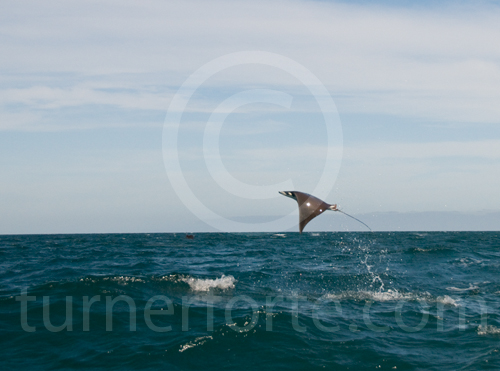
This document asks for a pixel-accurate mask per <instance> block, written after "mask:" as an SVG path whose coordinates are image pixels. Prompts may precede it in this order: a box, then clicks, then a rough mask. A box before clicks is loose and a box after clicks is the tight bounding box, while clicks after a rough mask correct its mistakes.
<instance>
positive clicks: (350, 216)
mask: <svg viewBox="0 0 500 371" xmlns="http://www.w3.org/2000/svg"><path fill="white" fill-rule="evenodd" d="M334 211H339V212H341V213H342V214H344V215H347V216H348V217H349V218H352V219H354V220H356V221H358V222H360V223H361V224H363V225H364V226H365V227H366V228H368V229H369V230H370V232H373V231H372V229H371V228H370V227H368V225H367V224H366V223H364V222H362V221H361V220H359V219H358V218H355V217H353V216H352V215H349V214H347V213H345V212H343V211H342V210H339V209H336V210H334Z"/></svg>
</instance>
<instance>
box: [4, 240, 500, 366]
mask: <svg viewBox="0 0 500 371" xmlns="http://www.w3.org/2000/svg"><path fill="white" fill-rule="evenodd" d="M499 236H500V233H498V232H473V233H470V232H456V233H455V232H448V233H445V232H432V233H423V232H422V233H406V232H399V233H349V232H343V233H304V234H302V235H299V234H298V233H285V234H272V233H250V234H238V233H207V234H195V235H194V238H192V239H188V238H186V235H184V234H87V235H12V236H5V235H4V236H0V267H1V268H0V352H1V357H0V370H76V369H78V370H84V369H92V370H285V369H286V370H325V369H326V370H500V239H499Z"/></svg>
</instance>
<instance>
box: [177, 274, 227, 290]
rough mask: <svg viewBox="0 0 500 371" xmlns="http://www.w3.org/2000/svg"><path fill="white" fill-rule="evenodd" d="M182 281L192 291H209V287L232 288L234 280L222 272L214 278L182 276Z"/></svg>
mask: <svg viewBox="0 0 500 371" xmlns="http://www.w3.org/2000/svg"><path fill="white" fill-rule="evenodd" d="M182 281H184V282H186V283H187V284H188V285H189V287H190V288H191V290H193V291H209V290H210V289H220V290H227V289H234V284H235V282H236V280H235V278H234V277H233V276H226V275H224V274H223V275H222V276H221V277H220V278H215V279H210V278H206V279H202V278H194V277H186V278H182Z"/></svg>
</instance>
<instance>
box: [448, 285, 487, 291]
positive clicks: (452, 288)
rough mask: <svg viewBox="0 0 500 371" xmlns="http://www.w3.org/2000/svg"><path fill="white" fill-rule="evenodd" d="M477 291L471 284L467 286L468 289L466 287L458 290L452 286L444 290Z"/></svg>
mask: <svg viewBox="0 0 500 371" xmlns="http://www.w3.org/2000/svg"><path fill="white" fill-rule="evenodd" d="M478 289H479V287H477V286H474V285H472V283H470V284H469V287H466V288H463V289H461V288H458V287H453V286H451V287H447V288H446V290H450V291H471V290H478Z"/></svg>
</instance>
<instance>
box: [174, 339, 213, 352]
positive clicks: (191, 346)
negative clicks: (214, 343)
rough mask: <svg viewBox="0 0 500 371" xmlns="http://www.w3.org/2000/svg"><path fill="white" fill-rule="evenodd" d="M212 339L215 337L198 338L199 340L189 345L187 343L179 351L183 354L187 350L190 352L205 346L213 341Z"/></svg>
mask: <svg viewBox="0 0 500 371" xmlns="http://www.w3.org/2000/svg"><path fill="white" fill-rule="evenodd" d="M212 339H213V337H211V336H201V337H198V338H196V339H194V340H193V341H190V342H189V343H186V344H184V345H182V346H181V348H180V349H179V352H180V353H182V352H184V351H185V350H188V349H190V348H194V347H196V346H198V345H203V344H205V343H206V342H207V341H208V340H212Z"/></svg>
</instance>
